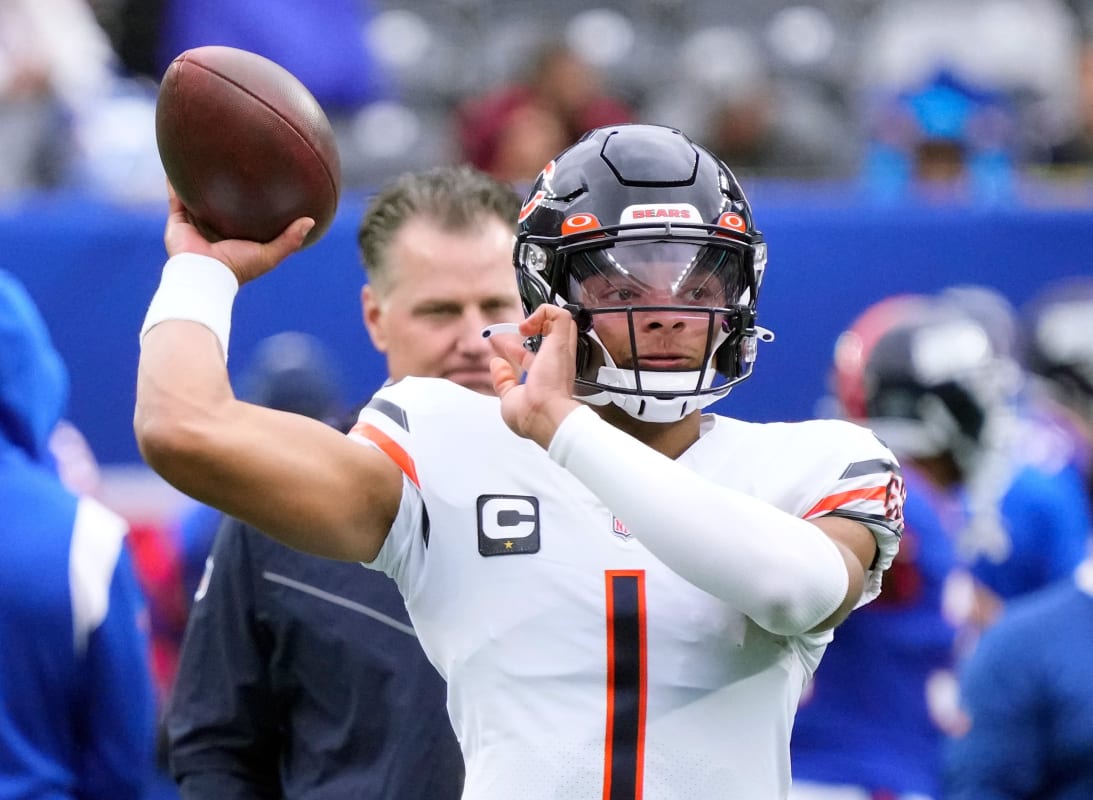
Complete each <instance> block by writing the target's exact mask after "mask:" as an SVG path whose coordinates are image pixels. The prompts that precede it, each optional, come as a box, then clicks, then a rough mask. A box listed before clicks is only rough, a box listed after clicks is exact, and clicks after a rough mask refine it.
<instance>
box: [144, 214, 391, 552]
mask: <svg viewBox="0 0 1093 800" xmlns="http://www.w3.org/2000/svg"><path fill="white" fill-rule="evenodd" d="M170 203H171V206H170V214H169V216H168V220H167V227H166V231H165V235H164V241H165V243H166V246H167V253H168V255H169V256H171V259H170V260H169V261H168V264H167V266H166V267H165V269H164V277H163V281H162V283H161V285H160V289H159V290H158V291H157V294H156V297H155V299H154V300H153V303H152V306H151V307H150V309H149V315H148V319H147V320H146V322H145V330H144V332H143V335H142V344H141V356H140V365H139V369H138V373H137V402H136V410H135V414H134V423H133V426H134V431H135V433H136V438H137V443H138V445H139V446H140V451H141V454H142V455H143V457H144V459H145V460H146V461H147V462H148V464H149V466H151V467H152V468H153V469H154V470H155V471H156V472H157V473H159V474H160V475H161V476H162V477H163V478H164V479H165V480H167V481H168V482H169V483H171V484H172V485H173V486H175V487H176V488H178V489H179V490H181V491H182V492H185V493H186V494H188V495H190V496H191V497H194V498H196V499H197V500H200V501H201V502H204V503H207V504H209V505H211V506H215V507H216V508H219V509H221V510H222V511H224V512H226V513H228V514H230V515H231V516H233V517H236V518H238V519H241V520H243V521H245V522H248V523H250V524H251V525H254V526H255V527H257V528H259V529H260V530H262V531H264V532H265V533H267V534H269V535H271V536H273V537H275V538H277V539H279V540H280V541H282V542H284V543H285V544H287V545H289V546H290V547H294V548H297V549H299V550H304V551H307V552H311V553H315V554H317V555H322V556H326V557H329V558H338V559H344V560H358V561H370V560H372V559H373V558H374V557H375V556H376V554H377V553H378V552H379V549H380V547H381V546H382V545H383V541H384V539H385V537H386V535H387V530H388V528H389V527H390V524H391V521H392V520H393V519H394V517H395V514H396V512H397V510H398V505H399V501H400V498H401V494H402V475H401V473H400V472H399V470H398V468H397V467H396V466H395V465H394V463H393V462H391V461H390V460H389V459H388V458H387V457H386V456H384V455H383V454H381V453H379V452H378V451H375V450H372V449H371V448H368V447H363V446H361V445H359V444H357V443H355V442H352V441H350V440H348V439H347V438H346V437H344V436H343V435H342V434H341V433H339V432H338V431H336V430H334V429H332V428H330V427H329V426H327V425H324V424H323V423H321V422H317V421H315V420H312V419H309V418H307V417H304V416H300V415H297V414H289V413H285V412H280V411H274V410H271V409H268V408H263V407H261V406H256V405H253V404H250V403H245V402H242V401H240V400H238V399H236V397H235V396H234V394H233V392H232V388H231V383H230V381H229V379H228V371H227V367H226V363H225V358H226V348H227V336H228V327H229V321H230V315H231V302H232V300H233V298H234V294H235V289H236V288H237V287H238V285H240V284H242V283H245V282H246V281H248V280H251V279H253V278H257V277H259V276H260V275H262V274H264V273H266V272H269V271H270V270H272V269H273V268H274V267H275V266H276V265H277V264H278V263H279V262H280V261H281V260H283V259H284V258H285V257H286V256H288V255H289V254H290V253H292V252H294V251H296V250H297V249H298V248H299V247H300V245H301V243H302V242H303V239H304V236H306V234H307V232H308V231H309V230H310V229H311V227H312V224H313V223H312V221H311V220H310V219H300V220H297V221H296V222H294V223H293V224H292V225H291V226H289V228H287V229H286V230H285V232H284V233H282V234H281V236H279V237H278V238H277V239H275V240H274V241H272V242H269V243H267V244H257V243H255V242H244V241H238V240H228V241H221V242H217V243H215V244H213V243H210V242H208V241H206V240H205V239H204V238H203V237H202V236H201V234H200V233H199V232H198V231H197V229H196V228H195V227H194V226H193V225H192V224H191V223H190V220H189V218H188V216H187V214H186V210H185V208H183V206H182V205H181V203H180V202H179V201H178V199H177V198H176V197H175V196H174V195H173V193H172V195H171V199H170Z"/></svg>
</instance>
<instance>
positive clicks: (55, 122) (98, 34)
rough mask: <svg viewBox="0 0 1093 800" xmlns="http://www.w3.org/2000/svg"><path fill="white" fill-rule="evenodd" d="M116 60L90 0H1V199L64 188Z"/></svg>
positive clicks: (111, 79)
mask: <svg viewBox="0 0 1093 800" xmlns="http://www.w3.org/2000/svg"><path fill="white" fill-rule="evenodd" d="M115 68H116V57H115V54H114V52H113V50H112V49H111V46H110V41H109V39H108V38H107V36H106V34H105V32H104V31H103V30H102V28H101V27H99V24H98V22H97V21H96V19H95V16H94V14H92V12H91V8H90V7H89V5H88V3H87V2H86V0H0V197H3V196H4V195H7V194H12V193H15V192H19V191H24V190H28V189H41V188H48V187H55V186H60V185H64V184H66V183H67V182H69V180H70V179H71V177H72V176H71V171H72V170H73V168H74V161H75V159H76V153H75V150H76V148H75V145H74V141H73V137H74V135H75V133H74V132H75V130H76V128H77V126H78V124H79V118H80V117H81V116H82V115H84V114H87V113H90V112H93V111H94V110H95V106H96V104H97V103H98V102H100V101H101V100H102V98H103V97H105V96H106V95H108V94H109V93H110V91H111V89H112V87H113V83H114V78H115V75H114V70H115Z"/></svg>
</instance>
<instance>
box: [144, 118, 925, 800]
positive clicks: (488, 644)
mask: <svg viewBox="0 0 1093 800" xmlns="http://www.w3.org/2000/svg"><path fill="white" fill-rule="evenodd" d="M311 223H312V221H311V220H308V219H303V220H297V221H296V222H295V223H293V224H292V225H291V226H289V228H287V229H286V231H285V232H284V233H283V234H282V235H281V236H280V237H279V238H278V239H276V240H274V241H273V242H270V243H266V244H258V243H255V242H245V241H238V240H235V241H221V242H216V243H210V242H208V241H207V240H205V239H204V238H203V237H201V236H200V234H199V233H198V231H197V229H196V228H195V227H194V226H193V225H192V224H191V220H190V218H189V217H188V215H187V213H186V209H185V208H184V207H183V206H182V205H181V204H180V202H179V201H178V200H177V198H175V199H172V201H171V207H170V215H169V219H168V223H167V228H166V235H165V241H166V245H167V252H168V254H169V255H170V256H171V257H170V258H169V259H168V263H167V265H166V267H165V269H164V274H163V278H162V282H161V285H160V288H159V290H158V291H157V292H156V295H155V296H154V298H153V300H152V303H151V306H150V307H149V311H148V314H147V316H146V319H145V323H144V327H143V337H142V338H143V346H142V354H141V361H140V368H139V379H138V384H139V385H138V397H137V407H136V414H135V423H134V424H135V430H136V433H137V437H138V441H139V443H140V446H141V450H142V453H143V455H144V457H145V459H146V460H147V461H148V463H149V464H150V465H152V466H153V468H155V469H156V470H157V471H158V472H159V473H160V474H161V475H163V476H164V477H165V478H166V479H167V480H168V481H170V482H171V483H172V484H174V485H175V486H177V487H178V488H180V489H181V490H182V491H184V492H186V493H188V494H191V495H193V496H195V497H197V498H198V499H199V500H201V501H203V502H206V503H209V504H211V505H214V506H217V507H220V508H222V509H224V510H225V511H227V512H228V513H231V514H233V515H235V516H237V517H240V518H243V519H245V520H247V521H248V522H250V523H252V524H253V525H255V526H256V527H257V528H259V529H261V530H263V531H265V532H267V533H268V534H270V535H272V536H274V537H276V538H279V539H281V540H282V541H284V542H286V543H288V544H290V545H292V546H294V547H298V548H300V549H305V550H309V551H311V552H315V553H318V554H320V555H324V556H328V557H333V558H341V559H346V560H352V561H360V562H364V563H365V564H366V565H367V566H369V567H371V568H374V569H380V570H382V571H384V572H386V573H387V574H389V575H390V576H391V577H392V578H394V580H395V581H396V583H397V584H398V586H399V588H400V589H401V591H402V593H403V596H404V598H405V599H406V603H407V607H408V609H409V613H410V616H411V619H412V620H413V624H414V627H415V629H416V630H417V632H418V636H419V638H420V641H421V643H422V645H423V647H424V649H425V651H426V653H427V655H428V656H429V658H430V660H431V661H432V662H433V664H434V665H436V667H437V668H438V669H439V671H440V672H441V674H442V675H443V676H444V677H445V678H446V679H447V681H448V689H449V698H448V708H449V712H450V714H451V716H452V721H453V725H454V728H455V731H456V734H457V736H458V737H459V740H460V744H461V747H462V750H463V753H464V757H465V760H466V766H467V778H466V785H465V790H464V797H466V798H468V799H471V800H494V799H496V800H501V799H502V798H504V800H509V799H510V798H513V797H520V798H523V799H525V800H537V799H538V798H543V799H544V800H545V799H546V798H555V797H566V798H575V799H579V798H597V800H599V799H600V798H607V800H621V799H622V798H628V799H629V800H634V799H636V798H639V797H644V798H649V800H652V799H653V798H684V797H686V798H694V797H703V798H713V797H732V798H763V799H764V800H765V799H766V798H778V797H784V796H785V795H786V793H787V791H788V787H789V782H790V768H789V734H790V728H791V725H792V720H793V715H794V710H795V708H796V705H797V700H798V698H799V696H800V692H801V689H802V687H803V686H804V684H805V682H806V681H807V679H808V678H809V676H810V675H811V674H812V672H813V670H814V669H815V668H816V665H817V663H818V662H819V660H820V657H821V656H822V654H823V651H824V649H825V647H826V646H827V643H828V642H829V641H830V640H831V636H832V632H831V631H832V628H833V627H834V626H835V625H837V624H838V623H839V622H841V621H842V620H843V619H845V618H846V616H847V615H848V614H849V613H850V612H851V610H852V609H853V608H855V607H856V606H859V605H861V604H863V603H866V602H868V601H869V600H871V599H872V598H874V597H875V596H876V594H877V592H878V591H879V583H880V579H881V574H882V573H883V571H884V570H885V569H886V568H887V567H888V565H889V564H890V563H891V561H892V558H893V556H894V555H895V552H896V550H897V547H898V538H899V534H900V531H901V527H902V510H901V509H902V500H903V488H902V481H901V478H900V475H899V469H898V466H897V463H896V461H895V458H894V457H893V455H892V453H891V452H890V451H889V450H888V449H887V448H886V447H885V446H884V445H883V444H881V443H880V442H879V441H878V440H877V438H876V437H875V436H874V435H873V434H872V433H871V432H870V431H869V430H867V429H864V428H862V427H859V426H856V425H853V424H851V423H848V422H844V421H839V420H825V421H811V422H802V423H793V424H768V425H761V424H749V423H746V422H742V421H738V420H734V419H731V418H728V417H723V416H717V415H712V414H704V413H703V412H702V409H703V408H704V407H705V406H707V405H709V404H710V403H711V402H713V401H715V400H717V399H719V398H722V397H724V396H725V395H726V394H727V393H728V392H729V391H730V390H731V389H732V387H734V386H735V385H736V384H738V383H739V382H741V381H742V380H744V379H746V378H747V377H748V376H749V375H750V374H751V372H752V367H753V365H754V362H755V357H756V349H757V348H756V346H757V342H758V341H759V340H760V339H762V338H770V336H769V334H767V333H766V332H765V331H764V330H763V329H761V328H759V327H758V326H757V324H756V313H757V301H758V296H759V291H760V287H761V284H762V278H763V273H764V270H765V267H766V260H767V258H766V256H767V245H766V243H765V241H764V239H763V236H762V234H761V233H760V231H759V230H758V228H757V227H756V225H755V222H754V220H753V218H752V210H751V208H750V206H749V204H748V202H747V200H746V198H745V196H744V193H743V191H742V190H741V188H740V186H739V184H738V183H737V181H736V179H735V178H734V177H733V175H732V173H731V172H730V170H729V169H728V167H727V166H726V165H724V164H723V163H721V162H720V161H719V160H718V159H716V158H715V157H714V156H713V155H712V154H711V153H710V152H709V151H708V150H706V149H705V148H703V147H701V146H700V145H698V144H696V143H694V142H692V141H691V140H690V139H689V138H688V137H686V136H685V135H684V134H682V133H681V132H679V131H677V130H674V129H670V128H666V127H661V126H654V125H621V126H613V127H606V128H599V129H595V130H593V131H590V132H589V133H588V134H586V135H585V136H584V137H583V138H582V139H581V141H579V142H578V143H577V144H575V145H574V146H572V147H571V148H569V149H567V150H565V151H564V152H563V153H561V154H560V155H559V156H558V157H557V158H556V159H554V160H553V161H552V162H550V163H549V164H548V165H547V166H546V168H545V169H544V170H543V172H542V174H541V175H540V176H539V178H538V179H537V181H536V182H535V184H534V185H533V187H532V188H531V190H530V193H529V195H528V198H527V201H526V204H525V206H524V208H523V211H522V212H521V215H520V221H519V225H518V232H517V244H516V249H515V258H514V261H515V266H516V270H517V277H518V282H519V284H520V289H521V296H522V299H523V302H524V304H525V307H526V311H527V313H528V316H527V318H526V319H525V320H524V321H523V322H521V323H519V325H516V326H511V324H510V326H504V325H502V326H499V327H495V328H492V327H491V328H488V329H487V330H486V331H484V334H489V335H490V338H491V339H493V340H495V341H496V342H497V344H496V347H497V351H498V353H499V354H500V355H499V356H498V357H497V358H495V359H494V361H493V364H492V371H493V382H494V386H495V389H496V390H497V392H498V395H499V398H497V397H490V396H487V395H485V394H481V393H475V392H472V391H468V390H466V389H464V388H462V387H459V386H457V385H455V384H454V383H451V382H448V381H444V380H438V379H419V378H407V379H405V380H402V381H400V382H398V383H396V384H394V385H392V386H389V387H386V388H384V389H382V390H381V391H380V392H378V393H377V395H376V396H375V398H374V399H373V400H372V402H371V403H370V404H369V406H368V407H367V408H365V409H364V410H363V411H362V412H361V415H360V419H359V422H358V424H357V425H356V426H355V427H354V429H353V431H352V432H351V434H350V435H349V437H344V436H339V435H338V434H337V433H336V432H334V431H333V430H331V429H330V428H327V427H326V426H323V425H321V424H319V423H316V422H314V421H313V420H308V419H305V418H302V417H296V416H293V415H290V414H284V413H278V412H275V411H271V410H270V409H265V408H259V407H256V406H252V405H249V404H246V403H243V402H241V401H239V400H237V399H236V398H235V397H234V396H233V395H232V392H231V388H230V383H229V382H228V380H227V372H226V369H225V363H224V360H225V354H226V352H227V347H228V333H229V325H230V315H231V306H232V301H233V298H234V295H235V293H236V291H237V288H238V286H239V285H240V284H242V283H245V282H246V281H248V280H251V279H254V278H257V277H259V276H260V275H261V274H263V273H265V272H267V271H269V270H270V269H272V268H273V267H274V266H275V265H276V264H277V263H278V262H279V261H280V260H282V259H283V258H284V257H286V256H287V255H289V254H290V253H291V252H292V251H293V250H294V249H296V248H297V247H299V245H300V243H301V242H302V241H303V238H304V236H305V235H306V233H307V231H308V230H309V229H310V227H311Z"/></svg>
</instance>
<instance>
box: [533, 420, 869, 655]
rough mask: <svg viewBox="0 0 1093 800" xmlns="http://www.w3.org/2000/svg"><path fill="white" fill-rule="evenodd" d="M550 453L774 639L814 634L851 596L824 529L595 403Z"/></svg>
mask: <svg viewBox="0 0 1093 800" xmlns="http://www.w3.org/2000/svg"><path fill="white" fill-rule="evenodd" d="M549 453H550V457H551V458H552V459H554V460H555V461H556V462H557V463H558V464H560V465H561V466H563V467H564V468H565V469H567V470H568V471H569V472H570V473H572V474H573V475H574V476H575V477H576V478H577V479H578V480H580V481H581V482H582V483H583V484H584V485H585V486H586V487H587V488H588V489H589V491H591V492H592V493H593V494H595V495H596V496H597V497H598V498H599V499H600V501H601V502H603V504H604V505H606V506H607V507H608V508H610V509H611V510H612V511H614V512H615V513H616V514H617V515H618V516H619V517H620V518H622V519H625V520H626V525H627V527H628V528H629V529H630V532H631V533H632V534H633V535H634V537H635V538H636V539H637V540H638V541H640V542H641V543H642V544H643V545H644V546H645V547H646V549H648V550H649V551H650V552H651V553H652V554H653V555H655V556H656V557H657V558H658V559H660V560H661V561H662V562H663V563H664V564H665V565H666V566H668V567H669V568H670V569H672V570H673V571H674V572H676V573H677V574H678V575H679V576H680V577H682V578H684V579H686V580H687V581H689V582H691V583H693V584H694V585H695V586H697V587H698V588H700V589H702V590H704V591H706V592H709V593H710V594H712V595H714V596H715V597H718V598H720V599H722V600H724V601H725V602H727V603H729V604H731V605H732V606H733V607H734V608H737V609H739V610H740V611H741V612H743V613H744V614H746V615H747V616H748V617H750V618H751V619H752V620H754V621H755V622H756V623H757V624H758V625H760V626H762V627H763V628H765V629H766V630H769V631H771V632H772V633H776V634H779V635H795V634H800V633H804V632H806V631H809V630H811V629H813V628H815V627H816V626H817V625H818V624H820V623H821V622H823V621H824V620H825V619H827V618H828V617H829V616H831V614H833V613H834V612H835V610H836V609H837V608H838V607H839V606H840V605H841V604H842V602H843V601H844V600H845V599H846V593H847V590H848V588H849V582H850V577H849V575H848V573H847V569H846V563H845V562H844V561H843V557H842V555H841V554H840V552H839V550H838V548H837V547H836V546H835V543H834V542H832V541H831V540H830V539H829V538H828V537H827V536H826V535H824V533H823V532H822V531H820V529H819V528H817V527H816V526H815V525H813V524H811V523H809V522H806V521H804V520H802V519H799V518H798V517H795V516H793V515H792V514H788V513H786V512H784V511H782V510H781V509H778V508H775V507H774V506H772V505H769V504H768V503H765V502H763V501H762V500H758V499H756V498H754V497H751V496H749V495H747V494H744V493H743V492H739V491H736V490H733V489H729V488H727V487H723V486H719V485H717V484H715V483H713V482H712V481H709V480H707V479H706V478H703V477H702V476H700V475H698V474H696V473H694V472H693V471H691V470H690V469H688V468H687V467H684V466H682V465H681V464H678V463H676V462H675V461H673V460H672V459H670V458H667V457H666V456H663V455H661V454H660V453H657V452H656V451H654V450H653V449H651V448H649V447H646V446H645V445H643V444H641V443H640V442H638V441H637V440H636V439H634V438H633V437H631V436H629V435H627V434H625V433H623V432H622V431H620V430H618V429H616V428H614V427H613V426H611V425H609V424H608V423H606V422H604V421H603V420H601V419H600V418H599V417H598V416H597V415H596V413H595V412H593V411H592V409H590V408H588V407H587V406H585V407H582V408H579V409H577V410H576V411H574V412H572V413H571V414H570V415H569V416H568V417H566V419H565V420H564V421H563V422H562V424H561V426H559V428H558V430H557V432H556V433H555V435H554V438H553V440H552V441H551V443H550V449H549ZM669 498H670V500H669Z"/></svg>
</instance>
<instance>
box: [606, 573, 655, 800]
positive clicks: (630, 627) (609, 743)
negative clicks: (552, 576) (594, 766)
mask: <svg viewBox="0 0 1093 800" xmlns="http://www.w3.org/2000/svg"><path fill="white" fill-rule="evenodd" d="M604 577H605V583H606V586H605V589H606V599H607V736H606V737H605V742H604V765H603V766H604V770H603V800H641V796H642V783H643V771H644V768H645V700H646V667H647V658H646V635H647V628H646V620H645V571H644V570H608V571H607V572H605V573H604Z"/></svg>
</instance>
